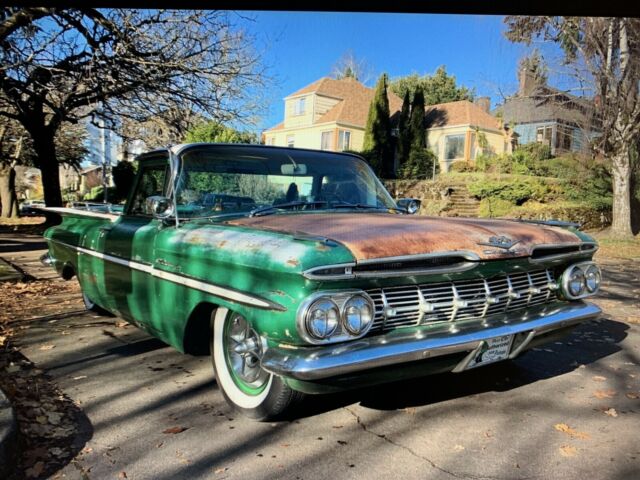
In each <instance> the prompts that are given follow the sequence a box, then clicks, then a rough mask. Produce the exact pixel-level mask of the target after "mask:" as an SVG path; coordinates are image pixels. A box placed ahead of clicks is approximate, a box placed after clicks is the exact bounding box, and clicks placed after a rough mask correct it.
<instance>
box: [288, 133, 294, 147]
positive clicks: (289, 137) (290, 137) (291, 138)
mask: <svg viewBox="0 0 640 480" xmlns="http://www.w3.org/2000/svg"><path fill="white" fill-rule="evenodd" d="M294 146H295V137H294V136H293V135H287V147H289V148H293V147H294Z"/></svg>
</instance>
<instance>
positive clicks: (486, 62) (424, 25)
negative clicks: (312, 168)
mask: <svg viewBox="0 0 640 480" xmlns="http://www.w3.org/2000/svg"><path fill="white" fill-rule="evenodd" d="M243 15H244V14H243ZM246 15H247V16H248V17H250V20H243V19H241V20H240V24H241V25H242V26H243V27H244V28H245V30H246V31H247V33H249V34H250V35H252V36H254V41H255V48H256V50H257V52H258V53H259V54H260V55H261V57H262V61H263V62H264V64H265V66H266V67H267V68H268V73H269V74H270V75H271V76H272V77H274V83H273V84H272V86H271V88H269V89H268V91H267V92H265V94H266V96H267V106H268V108H267V111H266V113H265V115H264V116H263V118H262V121H261V122H260V124H259V125H258V127H259V130H263V129H265V128H268V127H271V126H273V125H275V124H277V123H278V122H280V121H282V119H283V115H284V113H283V112H284V102H283V98H284V97H285V96H287V95H288V94H290V93H293V92H294V91H296V90H298V89H300V88H302V87H304V86H305V85H308V84H309V83H311V82H313V81H315V80H317V79H319V78H320V77H323V76H327V75H329V74H330V73H331V70H332V67H333V65H334V64H335V63H336V62H337V61H338V59H339V58H340V57H341V56H342V55H343V54H345V52H347V51H351V52H352V53H353V55H354V56H355V57H356V58H357V59H360V60H364V61H365V62H366V63H367V64H368V65H369V67H370V68H371V72H372V74H373V78H372V82H371V83H375V80H376V79H377V77H378V76H379V75H380V74H381V73H383V72H386V73H387V74H388V75H389V76H390V77H391V78H394V77H398V76H404V75H408V74H410V73H413V72H417V73H419V74H425V73H433V72H435V70H436V69H437V68H438V67H439V66H440V65H445V66H446V68H447V72H448V73H449V74H452V75H455V77H456V78H457V81H458V84H459V85H464V86H466V87H470V88H475V91H476V95H478V96H489V97H491V100H492V108H493V107H494V106H495V105H496V103H500V102H501V100H502V95H510V94H512V93H514V92H515V90H516V89H517V84H518V83H517V78H516V70H517V65H518V60H519V59H520V58H521V57H522V56H523V55H524V54H526V53H527V52H528V51H529V50H530V48H529V47H526V46H524V45H520V44H513V43H511V42H509V41H508V40H506V39H505V38H504V35H503V31H504V26H503V22H502V19H503V17H501V16H489V15H475V16H474V15H434V14H388V13H383V14H379V13H313V12H311V13H308V12H246ZM370 86H372V85H370Z"/></svg>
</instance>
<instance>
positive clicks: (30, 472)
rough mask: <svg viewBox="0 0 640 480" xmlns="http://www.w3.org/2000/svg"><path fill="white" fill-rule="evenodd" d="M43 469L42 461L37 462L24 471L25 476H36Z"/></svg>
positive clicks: (38, 475)
mask: <svg viewBox="0 0 640 480" xmlns="http://www.w3.org/2000/svg"><path fill="white" fill-rule="evenodd" d="M43 471H44V462H38V463H36V464H35V465H34V466H33V467H31V468H27V470H26V471H25V472H24V473H25V475H26V476H27V478H38V477H40V475H41V474H42V472H43Z"/></svg>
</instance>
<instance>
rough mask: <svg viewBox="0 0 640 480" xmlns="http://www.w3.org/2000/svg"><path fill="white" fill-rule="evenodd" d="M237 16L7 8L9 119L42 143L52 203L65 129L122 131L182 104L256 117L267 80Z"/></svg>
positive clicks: (5, 111)
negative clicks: (87, 126) (86, 122)
mask: <svg viewBox="0 0 640 480" xmlns="http://www.w3.org/2000/svg"><path fill="white" fill-rule="evenodd" d="M231 15H233V14H231V13H225V12H218V11H188V10H181V11H165V10H158V11H155V10H144V11H140V10H126V9H112V10H102V9H92V8H74V9H60V8H13V7H11V8H2V9H1V10H0V91H2V92H3V93H4V97H5V98H6V104H5V105H2V104H0V115H3V116H5V117H8V118H11V119H14V120H16V121H17V122H19V123H20V124H22V126H23V127H24V129H25V130H26V131H27V132H28V133H29V135H30V137H31V139H32V140H33V148H34V150H35V152H36V161H35V163H36V166H37V167H39V168H40V170H41V171H42V178H43V186H44V192H45V200H46V202H47V204H48V205H51V206H56V205H61V203H62V197H61V193H60V184H59V179H58V165H59V162H58V157H57V151H56V146H55V141H54V139H55V134H56V132H57V131H58V129H59V128H60V125H61V124H62V122H71V123H77V122H78V121H80V120H81V119H83V118H87V117H92V118H97V116H98V115H99V117H100V118H101V119H103V120H106V121H107V125H108V126H109V127H112V128H114V129H115V128H116V127H117V125H118V124H119V122H120V121H121V119H122V118H125V119H131V120H145V119H148V118H149V116H150V114H152V113H153V112H154V109H157V108H158V106H163V105H170V104H176V105H178V106H180V105H181V103H182V102H186V103H188V104H189V105H191V106H192V107H193V109H194V110H195V111H197V112H198V113H200V114H201V115H204V116H209V117H213V118H215V119H220V120H230V119H234V120H237V119H239V118H240V119H241V118H243V117H245V116H247V115H248V114H247V104H250V100H251V98H252V95H251V94H253V93H255V92H256V90H255V89H256V87H258V86H260V84H261V83H262V82H263V80H264V75H263V72H262V71H261V69H260V65H259V62H258V58H257V56H256V55H255V54H254V53H253V52H252V51H251V50H250V48H249V43H248V41H247V39H246V36H245V35H244V33H243V32H242V31H240V30H239V29H237V28H236V27H235V25H234V24H233V22H232V21H231V18H232V17H231ZM252 89H254V90H253V91H252ZM251 113H253V112H251Z"/></svg>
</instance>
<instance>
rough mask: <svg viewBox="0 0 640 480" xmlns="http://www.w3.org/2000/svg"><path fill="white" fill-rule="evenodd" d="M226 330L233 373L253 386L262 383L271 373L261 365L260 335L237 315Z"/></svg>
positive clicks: (226, 342)
mask: <svg viewBox="0 0 640 480" xmlns="http://www.w3.org/2000/svg"><path fill="white" fill-rule="evenodd" d="M230 322H231V324H230V325H229V327H228V329H227V330H226V335H225V344H226V350H227V358H228V359H229V367H230V369H231V370H232V373H233V375H235V376H236V377H237V378H239V379H240V380H242V381H243V382H245V383H247V384H249V385H251V386H260V385H262V384H263V383H264V382H265V381H266V380H267V379H268V377H269V374H268V373H267V372H265V371H264V370H263V369H262V368H261V367H260V359H261V358H262V344H261V342H260V337H259V336H258V334H257V333H256V332H255V330H253V329H252V328H251V325H249V322H247V321H246V320H245V319H244V318H243V317H242V316H240V315H235V316H234V317H233V318H232V319H231V320H230Z"/></svg>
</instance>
